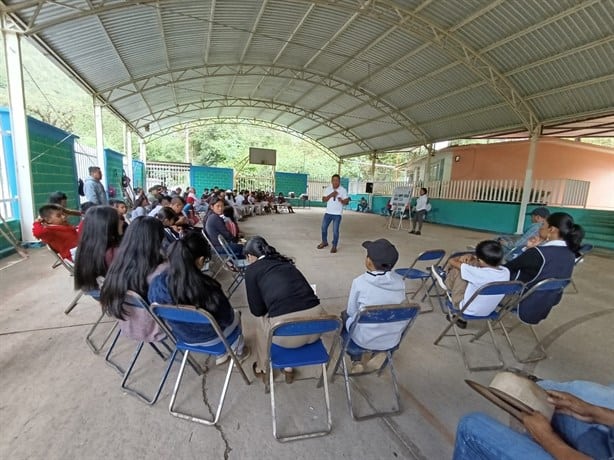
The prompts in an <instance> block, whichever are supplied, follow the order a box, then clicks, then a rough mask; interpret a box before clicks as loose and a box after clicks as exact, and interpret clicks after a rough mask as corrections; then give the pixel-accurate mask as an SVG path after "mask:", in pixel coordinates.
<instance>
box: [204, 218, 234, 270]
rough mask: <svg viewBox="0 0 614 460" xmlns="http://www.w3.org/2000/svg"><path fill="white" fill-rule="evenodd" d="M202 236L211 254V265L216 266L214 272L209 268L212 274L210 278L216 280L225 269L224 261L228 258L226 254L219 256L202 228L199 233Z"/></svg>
mask: <svg viewBox="0 0 614 460" xmlns="http://www.w3.org/2000/svg"><path fill="white" fill-rule="evenodd" d="M201 233H202V235H203V236H204V237H205V239H206V240H207V243H209V248H211V254H212V260H211V263H212V264H213V265H215V264H217V268H215V270H214V269H213V266H211V267H210V271H211V273H212V275H211V276H212V277H213V278H216V277H217V275H219V273H220V272H221V271H222V270H223V269H224V268H227V266H226V261H227V260H228V256H227V255H226V254H220V253H219V252H218V250H217V249H216V248H215V246H213V244H212V243H211V240H210V239H209V237H208V236H207V232H206V231H205V229H204V227H203V229H202V231H201Z"/></svg>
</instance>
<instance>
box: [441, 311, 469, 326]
mask: <svg viewBox="0 0 614 460" xmlns="http://www.w3.org/2000/svg"><path fill="white" fill-rule="evenodd" d="M446 319H447V320H448V322H452V320H451V319H450V315H449V314H446ZM454 322H455V323H456V325H457V326H458V327H460V328H461V329H467V321H465V320H464V319H460V318H456V321H454Z"/></svg>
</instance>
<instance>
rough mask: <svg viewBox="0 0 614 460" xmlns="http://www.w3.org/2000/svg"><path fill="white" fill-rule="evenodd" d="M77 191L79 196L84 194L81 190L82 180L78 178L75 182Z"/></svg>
mask: <svg viewBox="0 0 614 460" xmlns="http://www.w3.org/2000/svg"><path fill="white" fill-rule="evenodd" d="M77 192H78V193H79V196H85V191H84V190H83V181H82V180H81V179H79V182H77Z"/></svg>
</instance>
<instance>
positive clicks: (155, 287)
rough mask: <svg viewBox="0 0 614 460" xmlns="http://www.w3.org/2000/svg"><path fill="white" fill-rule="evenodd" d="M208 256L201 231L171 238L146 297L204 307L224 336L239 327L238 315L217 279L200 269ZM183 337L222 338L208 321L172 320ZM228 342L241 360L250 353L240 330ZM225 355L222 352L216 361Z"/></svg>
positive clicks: (212, 341)
mask: <svg viewBox="0 0 614 460" xmlns="http://www.w3.org/2000/svg"><path fill="white" fill-rule="evenodd" d="M210 257H211V251H210V249H209V245H208V244H207V241H206V240H205V238H204V237H203V236H202V234H200V233H190V234H188V235H186V236H185V238H183V239H181V240H177V241H175V242H173V243H172V244H171V245H170V246H169V248H168V264H167V265H165V267H164V269H163V270H162V271H161V272H160V273H159V274H158V275H157V276H156V277H155V278H153V280H152V281H151V283H150V285H149V292H148V294H147V295H148V298H149V301H150V302H157V303H161V304H172V305H180V304H182V305H192V306H194V307H196V308H200V309H203V310H206V311H207V312H209V313H211V315H212V316H213V317H214V318H215V320H216V321H217V322H218V324H219V326H220V328H221V329H222V331H223V332H224V337H228V336H229V335H231V334H232V333H233V332H235V330H236V329H237V328H239V329H241V315H240V314H239V313H237V312H235V311H234V310H233V308H232V306H231V305H230V302H229V301H228V298H227V297H226V296H225V295H224V291H223V290H222V287H221V285H220V283H218V282H217V281H216V280H214V279H213V278H211V277H210V276H207V275H205V274H203V273H202V271H201V270H202V268H203V267H204V265H205V262H206V260H208V259H209V258H210ZM174 326H175V328H176V329H177V330H178V331H179V333H180V334H181V336H182V339H183V340H184V341H185V342H186V343H188V344H190V345H207V346H211V345H216V344H218V343H220V342H221V340H220V339H219V337H218V336H217V334H216V333H215V330H214V329H213V327H212V326H211V325H199V326H193V325H185V324H182V323H175V325H174ZM230 346H231V347H232V348H233V349H234V350H235V352H236V353H237V357H238V358H239V359H240V360H241V361H243V360H245V359H246V358H247V357H248V356H249V353H250V350H249V348H248V347H247V346H245V345H244V339H243V334H240V335H239V337H238V338H237V340H236V341H235V342H234V343H231V344H230ZM227 359H228V355H227V354H225V355H223V356H221V357H218V358H217V359H216V361H215V363H216V364H221V363H223V362H225V361H226V360H227Z"/></svg>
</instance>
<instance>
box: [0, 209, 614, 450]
mask: <svg viewBox="0 0 614 460" xmlns="http://www.w3.org/2000/svg"><path fill="white" fill-rule="evenodd" d="M322 213H323V210H322V209H307V210H303V209H297V213H296V214H294V215H287V214H284V215H273V216H262V217H253V218H250V219H248V220H247V221H246V222H244V223H243V224H242V229H243V231H245V232H246V233H247V234H249V235H254V234H261V235H263V236H265V237H266V238H267V239H268V240H269V242H270V243H271V244H273V245H274V246H276V247H277V248H278V250H279V251H280V252H282V253H285V254H287V255H290V256H292V257H295V258H296V261H297V265H298V267H299V268H300V269H301V271H302V272H303V273H304V274H305V276H306V277H307V279H309V281H310V282H312V283H315V284H316V285H317V292H318V295H319V297H320V298H321V301H322V304H323V306H324V307H325V308H326V309H327V310H329V312H331V313H338V312H340V311H342V310H343V309H344V307H345V301H346V297H347V294H348V291H349V287H350V284H351V280H352V279H353V278H354V277H355V276H357V275H358V274H360V273H361V272H362V271H363V263H364V255H365V252H364V250H363V249H362V248H361V246H360V243H361V242H362V241H364V240H366V239H375V238H380V237H386V238H389V239H390V240H391V241H392V242H393V243H394V244H395V245H396V246H397V247H398V249H399V252H400V254H401V259H400V261H399V265H398V266H404V265H407V264H408V263H409V262H410V261H411V260H413V258H414V257H415V255H416V254H417V253H419V252H420V251H422V250H425V249H433V248H436V247H441V248H444V249H446V250H447V251H448V252H451V251H453V250H460V249H464V248H465V247H466V245H468V244H474V243H475V242H476V241H479V240H480V239H484V238H487V237H488V234H486V233H481V232H475V231H470V230H466V229H458V228H452V227H445V226H439V225H430V224H428V223H427V224H425V228H424V229H423V235H422V236H413V235H408V234H407V231H403V230H401V231H395V230H389V229H387V228H386V222H385V219H384V218H382V217H379V216H375V215H364V214H357V213H352V212H347V213H346V214H345V216H344V219H343V222H342V225H341V242H340V246H339V249H340V251H339V253H338V254H335V255H333V254H330V253H329V252H325V251H318V250H317V249H316V248H315V246H316V244H317V243H318V240H319V226H320V220H321V217H322ZM612 257H613V255H612V254H611V253H607V252H596V253H594V254H590V255H589V256H588V257H587V258H586V262H585V263H584V264H582V265H581V266H580V267H579V268H578V270H577V272H576V274H575V281H576V284H577V286H578V288H579V290H580V294H567V295H566V296H565V297H564V299H563V301H562V303H561V304H560V306H559V307H557V308H556V309H555V310H554V311H553V313H552V314H551V315H550V317H549V318H548V320H547V321H546V322H545V323H543V324H540V325H539V326H538V331H539V333H540V334H541V335H542V337H544V340H545V343H546V345H547V347H548V354H549V358H548V359H547V360H545V361H541V362H539V363H537V364H533V365H527V366H524V368H525V369H528V370H532V371H534V372H535V373H536V374H538V375H540V376H542V377H545V378H553V379H565V380H570V379H579V378H582V379H589V380H594V381H598V382H602V383H611V382H612V381H614V370H613V369H614V366H613V365H612V359H611V356H609V354H608V353H604V350H611V349H613V348H614V336H613V334H612V333H611V328H610V325H611V323H612V319H614V316H613V314H614V306H613V305H612V302H611V299H612V287H611V285H609V284H608V281H607V280H608V279H609V278H610V277H611V272H612V266H613V265H612ZM17 260H18V258H17V257H16V256H11V257H10V258H7V259H4V260H2V261H0V267H6V268H4V269H1V270H0V288H1V289H2V296H1V298H2V301H1V307H0V312H1V314H0V318H1V319H0V414H1V416H0V458H10V459H43V458H44V459H80V458H87V459H104V458H121V459H124V458H125V459H128V458H130V459H139V458H148V459H151V458H160V459H165V458H181V459H184V458H185V459H189V458H210V459H218V458H219V459H223V458H229V459H233V458H241V459H251V458H254V459H257V458H264V457H267V458H293V459H313V458H318V459H327V458H356V459H358V458H360V459H363V458H364V459H384V458H390V459H397V458H418V459H421V458H428V459H444V458H450V456H451V452H452V447H453V440H454V431H455V426H456V423H457V421H458V418H459V417H460V416H461V415H462V414H464V413H466V412H468V411H474V410H479V411H484V412H487V413H489V414H491V415H492V416H494V417H497V418H499V419H501V420H503V421H507V420H508V419H507V417H506V416H504V414H502V413H501V411H499V410H498V409H496V408H494V407H493V406H491V405H490V404H489V403H487V402H486V401H485V400H483V399H482V398H481V397H480V396H478V395H477V394H474V393H473V392H472V391H471V390H470V389H469V388H468V387H467V386H466V385H465V383H464V382H463V380H464V379H466V378H471V379H474V380H477V381H479V382H481V383H488V382H489V381H490V379H491V378H492V376H493V375H494V373H493V372H479V373H472V374H471V373H469V372H467V371H466V370H465V368H464V366H463V363H462V360H461V358H460V354H459V352H458V351H457V349H456V345H455V343H454V342H453V339H450V340H448V341H444V342H443V343H442V346H434V345H433V340H434V339H435V337H436V336H437V335H438V334H439V332H440V331H441V330H442V329H443V328H444V327H445V324H446V322H445V319H444V318H443V317H442V315H441V314H440V313H439V312H437V311H436V312H434V313H428V314H424V315H421V316H420V317H419V318H418V320H417V322H416V324H415V326H414V327H413V329H412V330H411V331H410V333H409V335H408V337H407V339H406V341H405V342H404V344H403V346H402V348H401V350H400V352H398V353H397V354H396V357H395V363H396V369H397V374H398V379H399V383H400V391H401V397H402V402H403V412H402V413H401V414H400V415H397V416H393V417H384V418H380V419H374V420H369V421H365V422H359V423H357V422H353V421H352V419H351V417H350V415H349V413H348V409H347V405H346V399H345V391H344V388H343V383H342V382H343V380H342V379H341V378H338V379H336V380H335V382H334V383H332V384H331V388H330V390H331V400H332V410H333V431H332V433H331V434H330V435H328V436H325V437H322V438H316V439H311V440H305V441H298V442H292V443H287V444H280V443H278V442H276V441H275V440H274V438H273V435H272V427H271V409H270V401H269V397H268V395H265V394H264V390H263V387H262V385H261V384H260V383H259V382H254V383H252V385H250V386H246V385H245V384H244V383H243V381H242V380H241V379H240V377H239V375H238V374H237V373H236V372H235V373H234V374H233V377H232V380H231V383H230V392H229V395H228V397H227V400H226V403H225V405H224V409H223V411H222V416H221V419H220V422H219V424H218V426H217V427H206V426H202V425H198V424H195V423H190V422H187V421H184V420H179V419H176V418H174V417H172V416H171V415H170V414H169V413H168V403H169V398H170V393H171V391H172V386H173V384H174V381H175V377H176V375H177V370H178V368H179V365H178V363H177V364H176V365H175V366H174V368H173V370H172V371H171V375H170V377H169V380H168V382H167V384H166V386H165V388H164V390H163V391H162V394H161V396H160V400H159V401H158V402H157V404H156V405H154V406H151V407H150V406H147V405H145V404H143V403H142V402H140V401H138V400H137V399H135V398H133V397H132V396H130V395H128V394H125V393H124V392H122V391H121V389H120V378H119V375H118V374H117V373H116V372H115V371H114V370H113V369H112V368H110V367H109V366H106V365H105V363H104V359H103V357H102V356H96V355H94V354H93V353H92V352H91V351H90V350H89V348H88V347H87V346H86V344H85V343H84V337H85V335H86V333H87V331H88V329H89V327H90V325H91V323H92V322H93V321H95V320H96V318H97V315H98V310H97V306H96V305H95V303H94V302H93V301H92V300H91V299H87V298H83V299H82V300H81V302H80V303H79V305H78V306H77V307H76V308H75V309H74V310H73V312H72V313H71V314H70V315H69V316H65V315H64V314H63V313H62V312H63V310H64V307H65V306H66V305H67V304H68V303H69V301H70V300H71V299H72V297H73V292H72V290H71V280H70V279H69V277H68V276H67V273H66V271H64V269H63V268H58V269H56V270H51V268H50V266H51V263H52V258H51V255H50V254H49V253H48V252H47V251H46V250H44V249H39V250H31V251H30V258H29V259H28V260H25V261H22V262H17V263H14V264H12V263H13V262H15V261H17ZM11 264H12V265H11ZM608 275H609V276H608ZM222 282H223V283H224V282H225V283H228V280H227V279H224V278H223V279H222ZM609 283H610V284H611V281H610V282H609ZM231 301H232V303H233V305H234V306H235V307H245V306H246V300H245V293H244V290H243V288H242V287H241V288H240V289H239V290H238V291H237V292H236V293H235V295H234V296H233V298H232V299H231ZM242 311H243V321H244V329H245V330H246V335H247V340H248V342H249V341H250V340H251V339H252V338H253V335H254V333H253V326H254V322H253V318H252V317H251V315H250V314H249V311H248V310H246V309H242ZM110 325H111V323H106V324H104V326H102V327H101V329H100V330H99V332H100V334H102V332H103V329H104V327H109V326H110ZM525 332H526V331H522V330H518V331H517V334H518V336H517V337H518V338H519V343H520V344H521V345H524V346H525V348H524V349H525V350H529V348H526V346H528V345H527V341H526V340H525V339H527V337H528V335H526V334H525ZM498 340H499V344H500V346H501V348H502V350H503V352H504V357H505V360H506V364H507V365H509V366H516V367H523V366H522V365H519V364H517V363H516V362H515V361H514V359H513V357H512V356H511V353H510V352H509V350H508V348H507V346H506V345H505V344H504V342H503V340H502V337H501V336H498ZM133 349H134V344H132V343H129V342H126V341H124V342H121V343H119V345H118V347H117V354H116V355H115V356H116V359H117V360H118V361H121V362H124V363H125V362H127V360H129V358H130V354H131V353H132V351H133ZM467 350H468V352H469V354H470V357H471V358H472V359H478V360H479V359H481V358H482V357H484V359H492V358H493V355H492V354H491V353H492V349H491V348H489V347H488V343H487V342H485V343H477V344H473V345H469V346H468V347H467ZM478 355H479V356H478ZM163 365H164V363H163V362H162V361H161V360H160V359H159V357H157V356H156V355H155V354H154V353H153V351H152V350H151V349H147V348H145V349H144V352H143V356H142V357H141V358H140V360H139V364H138V368H137V369H136V370H135V373H134V378H133V379H131V381H130V382H129V384H131V385H133V386H136V387H138V388H139V389H142V390H143V391H145V392H147V391H149V392H151V391H153V390H154V388H155V386H156V385H157V383H158V381H159V378H160V375H161V373H162V369H163ZM250 365H251V360H249V361H248V365H247V366H246V372H247V373H248V376H250V378H251V370H250V369H249V368H250ZM223 377H224V369H219V368H216V367H215V366H213V367H211V369H210V371H209V372H208V373H207V374H206V378H199V377H198V376H197V375H196V374H195V373H194V372H193V371H192V370H191V369H187V370H186V374H185V377H184V382H183V383H182V390H181V394H180V397H179V399H178V404H179V405H180V407H182V408H185V409H186V410H190V411H193V412H196V413H198V414H202V415H204V416H206V415H208V412H209V411H208V409H207V407H206V406H205V404H204V403H203V389H206V391H207V395H208V401H209V404H210V405H212V406H215V404H216V402H217V396H218V394H219V390H220V388H221V384H222V381H223ZM384 381H385V382H384V383H388V380H387V379H384ZM276 388H278V390H277V392H276V397H277V398H278V400H279V406H278V407H279V408H280V410H281V411H282V414H285V415H281V428H282V429H284V430H290V431H291V430H293V429H296V428H297V427H300V426H302V424H303V423H304V422H305V423H307V424H314V423H318V422H323V418H322V417H323V410H322V407H321V405H320V404H319V402H320V401H321V397H320V393H318V391H319V390H317V389H316V388H315V384H314V383H313V382H310V381H299V382H295V383H293V384H292V385H291V386H287V385H285V384H284V383H283V382H280V383H279V386H278V387H276ZM360 388H361V391H362V392H363V393H365V394H367V395H369V400H370V401H371V402H373V401H375V400H377V402H378V403H379V402H381V401H380V399H381V396H382V395H381V394H380V393H383V388H385V387H384V385H383V383H380V382H377V381H373V380H370V381H365V382H363V383H361V385H360ZM361 404H362V405H363V408H364V404H365V403H364V401H363V402H362V403H361Z"/></svg>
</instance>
